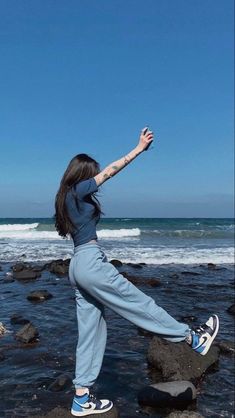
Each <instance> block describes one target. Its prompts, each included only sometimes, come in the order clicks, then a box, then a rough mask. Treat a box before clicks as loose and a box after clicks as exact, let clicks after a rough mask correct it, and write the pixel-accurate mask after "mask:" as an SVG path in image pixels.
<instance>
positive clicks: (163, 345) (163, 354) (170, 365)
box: [147, 336, 219, 381]
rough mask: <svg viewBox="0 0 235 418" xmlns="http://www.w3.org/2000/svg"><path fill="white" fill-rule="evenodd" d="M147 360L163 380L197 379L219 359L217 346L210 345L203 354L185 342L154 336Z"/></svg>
mask: <svg viewBox="0 0 235 418" xmlns="http://www.w3.org/2000/svg"><path fill="white" fill-rule="evenodd" d="M147 359H148V362H149V364H150V365H151V366H153V367H154V368H156V369H157V370H159V371H160V372H161V374H162V378H163V380H164V381H166V380H192V379H198V378H199V377H200V376H201V375H202V374H203V373H204V372H205V371H206V370H207V369H208V368H209V367H210V366H212V365H213V364H214V363H216V362H217V361H218V359H219V348H218V347H216V346H213V347H211V349H210V350H209V351H208V353H207V354H206V355H205V356H202V355H200V354H198V353H196V352H195V351H193V350H192V349H191V348H190V346H189V345H188V344H187V343H185V342H180V343H172V342H169V341H166V340H164V339H163V338H159V337H156V336H154V337H153V339H152V340H151V342H150V345H149V349H148V354H147Z"/></svg>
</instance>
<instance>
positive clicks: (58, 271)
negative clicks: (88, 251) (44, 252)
mask: <svg viewBox="0 0 235 418" xmlns="http://www.w3.org/2000/svg"><path fill="white" fill-rule="evenodd" d="M69 263H70V259H67V260H62V259H60V260H55V261H52V262H51V263H49V264H46V265H45V266H44V267H46V268H47V269H48V270H49V271H50V273H52V274H55V275H56V276H58V277H64V276H67V275H68V272H69Z"/></svg>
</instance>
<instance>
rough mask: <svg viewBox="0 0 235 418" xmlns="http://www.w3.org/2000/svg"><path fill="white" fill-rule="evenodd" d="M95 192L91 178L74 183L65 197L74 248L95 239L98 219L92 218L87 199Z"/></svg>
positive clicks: (92, 207) (93, 180) (96, 187)
mask: <svg viewBox="0 0 235 418" xmlns="http://www.w3.org/2000/svg"><path fill="white" fill-rule="evenodd" d="M97 191H98V186H97V183H96V181H95V178H94V177H91V178H89V179H86V180H82V181H80V182H78V183H76V184H75V186H74V187H73V189H70V190H69V191H68V193H67V195H66V200H65V202H66V208H67V212H68V215H69V217H70V219H71V221H72V223H73V224H74V226H75V227H74V230H73V232H72V234H71V235H72V239H73V242H74V246H75V247H76V246H77V245H82V244H85V243H86V242H88V241H90V240H92V239H97V234H96V224H97V223H98V222H99V219H100V218H99V216H96V217H94V218H93V217H92V215H93V213H94V206H93V204H92V203H90V202H89V199H87V197H88V196H89V195H91V194H92V193H95V192H97ZM76 199H77V204H76Z"/></svg>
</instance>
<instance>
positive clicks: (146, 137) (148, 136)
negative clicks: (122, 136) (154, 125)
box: [138, 126, 153, 151]
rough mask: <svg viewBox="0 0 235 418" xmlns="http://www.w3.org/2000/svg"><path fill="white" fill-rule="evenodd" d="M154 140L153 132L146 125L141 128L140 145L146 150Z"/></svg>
mask: <svg viewBox="0 0 235 418" xmlns="http://www.w3.org/2000/svg"><path fill="white" fill-rule="evenodd" d="M152 141H153V132H152V131H150V130H149V129H148V127H147V126H146V127H145V128H143V129H142V130H141V134H140V138H139V144H138V147H139V148H140V149H141V150H142V151H144V150H147V148H148V147H149V146H150V144H151V142H152Z"/></svg>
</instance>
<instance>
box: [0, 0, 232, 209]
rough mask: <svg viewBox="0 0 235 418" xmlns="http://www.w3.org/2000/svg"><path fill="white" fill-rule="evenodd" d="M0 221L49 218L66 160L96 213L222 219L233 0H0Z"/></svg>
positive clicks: (227, 190) (228, 200) (228, 199)
mask: <svg viewBox="0 0 235 418" xmlns="http://www.w3.org/2000/svg"><path fill="white" fill-rule="evenodd" d="M0 16H1V24H0V48H1V50H0V53H1V66H0V77H1V89H0V91H1V94H0V107H1V108H0V115H1V116H0V118H1V120H0V138H1V147H0V168H1V178H0V195H1V200H0V217H8V216H9V217H34V216H42V217H44V216H52V215H53V213H54V197H55V193H56V191H57V189H58V186H59V182H60V179H61V176H62V174H63V172H64V170H65V168H66V166H67V164H68V162H69V160H70V159H71V158H72V157H73V156H74V155H75V154H78V153H82V152H85V153H88V154H90V155H91V156H93V157H94V158H95V159H97V160H98V161H99V162H100V165H101V167H102V168H104V167H105V166H106V165H107V164H109V163H111V162H112V161H115V160H117V159H118V158H121V157H122V156H123V155H125V154H126V153H127V152H129V151H130V150H131V149H133V148H134V147H135V146H136V145H137V142H138V136H139V132H140V130H141V128H142V127H144V126H145V125H146V124H148V125H149V126H150V128H151V129H152V130H153V131H154V133H155V142H154V148H153V149H152V150H150V151H148V152H145V153H143V154H141V155H140V156H139V157H138V158H137V159H136V160H134V161H133V162H132V163H131V164H130V165H129V166H128V167H127V168H125V169H124V170H122V171H121V172H120V173H119V174H118V175H116V176H115V177H114V178H113V179H111V180H109V181H107V182H106V183H105V184H104V185H103V186H102V190H100V196H99V197H100V201H101V202H102V204H103V210H104V212H105V214H106V216H107V217H112V216H120V217H121V216H128V217H130V216H133V217H145V216H146V217H197V216H198V217H231V216H233V208H232V202H233V199H232V192H233V1H232V0H226V1H221V0H197V1H195V0H119V1H117V0H111V1H110V0H99V1H97V0H87V1H85V0H83V1H82V0H43V1H41V0H37V1H32V0H21V1H18V0H11V1H9V0H1V1H0Z"/></svg>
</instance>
